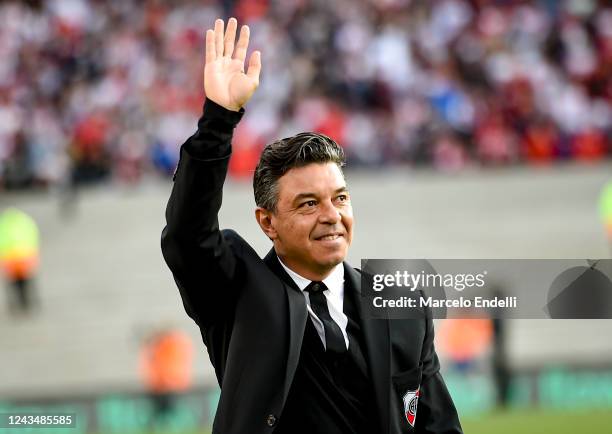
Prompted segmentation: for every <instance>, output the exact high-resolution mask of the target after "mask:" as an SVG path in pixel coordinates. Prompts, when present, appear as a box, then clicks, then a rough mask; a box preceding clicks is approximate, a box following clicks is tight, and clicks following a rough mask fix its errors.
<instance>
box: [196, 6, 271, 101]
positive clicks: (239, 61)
mask: <svg viewBox="0 0 612 434" xmlns="http://www.w3.org/2000/svg"><path fill="white" fill-rule="evenodd" d="M223 25H224V23H223V20H221V19H217V20H216V21H215V30H214V31H213V30H207V31H206V66H205V67H204V91H205V92H206V98H209V99H211V100H213V101H214V102H216V103H217V104H219V105H220V106H223V107H225V108H226V109H228V110H233V111H238V110H240V108H241V107H242V106H243V105H245V104H246V102H247V101H248V100H249V99H251V96H252V95H253V93H254V92H255V89H257V86H259V72H260V71H261V53H260V52H259V51H255V52H253V54H251V57H250V58H249V67H248V69H247V71H246V73H245V72H244V59H245V57H246V52H247V48H248V46H249V26H246V25H244V26H242V28H241V29H240V38H239V39H238V43H237V44H236V46H235V48H234V40H235V39H236V28H237V27H238V22H237V21H236V19H235V18H230V19H229V21H228V23H227V30H226V31H225V34H223Z"/></svg>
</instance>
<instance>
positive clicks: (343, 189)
mask: <svg viewBox="0 0 612 434" xmlns="http://www.w3.org/2000/svg"><path fill="white" fill-rule="evenodd" d="M345 192H348V187H347V186H346V185H344V186H342V187H340V188H337V189H336V190H335V191H334V194H338V193H345ZM309 197H317V194H316V193H310V192H307V193H299V194H297V195H296V196H295V197H294V198H293V203H295V202H298V201H300V200H302V199H306V198H309Z"/></svg>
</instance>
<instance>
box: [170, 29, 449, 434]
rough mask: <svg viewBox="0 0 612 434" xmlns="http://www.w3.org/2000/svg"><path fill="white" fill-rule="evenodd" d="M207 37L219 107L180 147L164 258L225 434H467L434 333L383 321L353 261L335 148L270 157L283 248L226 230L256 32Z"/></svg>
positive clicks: (302, 148) (297, 148)
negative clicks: (261, 247)
mask: <svg viewBox="0 0 612 434" xmlns="http://www.w3.org/2000/svg"><path fill="white" fill-rule="evenodd" d="M236 31H237V22H236V20H235V19H233V18H232V19H230V20H229V22H228V26H227V30H226V31H225V32H224V23H223V21H222V20H217V21H216V22H215V28H214V30H208V31H207V33H206V66H205V69H204V88H205V92H206V96H207V101H206V104H205V106H204V113H203V115H202V118H201V119H200V121H199V122H198V130H197V132H196V133H195V134H194V135H193V136H191V137H190V138H189V139H188V140H187V141H186V142H185V143H184V144H183V146H182V147H181V158H180V161H179V165H178V168H177V171H176V173H175V179H174V188H173V190H172V194H171V196H170V200H169V202H168V206H167V209H166V222H167V225H166V227H165V228H164V231H163V234H162V251H163V254H164V258H165V260H166V262H167V264H168V266H169V267H170V269H171V270H172V273H173V275H174V278H175V281H176V283H177V286H178V288H179V291H180V294H181V297H182V299H183V304H184V306H185V310H186V311H187V314H188V315H189V316H190V317H191V318H192V319H193V320H194V321H195V322H196V323H197V324H198V326H199V327H200V330H201V332H202V338H203V341H204V344H205V345H206V347H207V349H208V354H209V357H210V361H211V362H212V365H213V366H214V368H215V372H216V375H217V380H218V382H219V385H220V386H221V397H220V400H219V406H218V408H217V413H216V416H215V421H214V425H213V433H222V434H234V433H235V434H259V433H272V432H274V433H275V434H302V433H304V434H306V433H307V434H376V433H384V434H399V433H412V432H417V433H461V427H460V424H459V420H458V417H457V412H456V410H455V407H454V405H453V403H452V400H451V398H450V396H449V394H448V391H447V389H446V387H445V385H444V382H443V380H442V377H441V376H440V373H439V362H438V357H437V355H436V353H435V350H434V346H433V336H434V335H433V322H432V320H431V315H430V314H429V313H426V315H424V318H423V319H422V320H388V319H376V320H375V319H371V318H368V317H367V315H365V314H364V312H363V311H362V304H361V281H360V274H359V272H358V271H357V270H355V269H353V268H352V267H350V266H349V265H348V264H347V263H346V262H344V259H345V258H346V255H347V252H348V248H349V246H350V244H351V241H352V237H353V212H352V207H351V201H350V195H349V192H348V190H347V186H346V182H345V180H344V175H343V173H342V166H343V165H344V153H343V151H342V148H341V147H340V146H338V144H337V143H336V142H334V141H333V140H332V139H330V138H329V137H327V136H324V135H322V134H317V133H301V134H297V135H296V136H293V137H288V138H284V139H281V140H278V141H276V142H274V143H271V144H269V145H267V146H266V147H265V149H264V150H263V152H262V155H261V158H260V161H259V164H258V165H257V169H256V171H255V175H254V180H253V187H254V193H255V202H256V205H257V208H256V210H255V217H256V219H257V222H258V223H259V225H260V227H261V229H262V230H263V232H264V233H265V234H266V236H267V237H268V238H269V239H270V240H271V241H272V243H273V248H272V249H271V250H270V252H269V253H268V255H267V256H266V257H265V258H263V259H261V258H260V257H259V256H258V255H257V253H256V252H255V251H254V250H253V249H252V248H251V246H250V245H249V244H248V243H247V242H246V241H245V240H243V239H242V238H241V237H240V236H239V235H238V234H237V233H236V232H234V231H231V230H223V231H221V230H220V229H219V223H218V218H217V215H218V212H219V209H220V207H221V198H222V190H223V183H224V181H225V177H226V174H227V167H228V161H229V158H230V155H231V139H232V133H233V130H234V128H235V126H236V125H237V123H238V122H239V121H240V119H241V118H242V116H243V114H244V108H243V106H244V105H245V104H246V103H247V101H248V100H249V99H250V98H251V96H252V95H253V93H254V92H255V90H256V88H257V86H258V84H259V73H260V70H261V58H260V53H259V52H257V51H255V52H254V53H253V54H252V55H251V57H250V58H249V66H248V69H247V71H246V72H245V71H244V62H245V58H246V52H247V48H248V42H249V29H248V27H247V26H243V27H242V28H241V31H240V36H239V39H238V42H237V44H236V45H235V46H234V42H235V38H236Z"/></svg>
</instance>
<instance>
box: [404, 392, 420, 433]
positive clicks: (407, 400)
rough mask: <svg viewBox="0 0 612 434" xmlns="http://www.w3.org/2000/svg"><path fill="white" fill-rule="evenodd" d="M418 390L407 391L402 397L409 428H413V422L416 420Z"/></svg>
mask: <svg viewBox="0 0 612 434" xmlns="http://www.w3.org/2000/svg"><path fill="white" fill-rule="evenodd" d="M419 390H420V387H419V388H417V390H409V391H408V392H406V394H405V395H404V413H405V414H406V419H407V420H408V423H409V424H410V426H411V427H413V428H414V421H415V419H416V413H417V404H418V403H419Z"/></svg>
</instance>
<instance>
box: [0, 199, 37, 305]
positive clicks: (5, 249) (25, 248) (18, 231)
mask: <svg viewBox="0 0 612 434" xmlns="http://www.w3.org/2000/svg"><path fill="white" fill-rule="evenodd" d="M38 247H39V236H38V227H37V225H36V222H35V221H34V220H33V219H32V218H31V217H30V216H29V215H27V214H26V213H25V212H23V211H20V210H18V209H16V208H8V209H6V210H5V211H4V212H2V213H1V214H0V266H1V267H2V271H3V272H4V275H5V277H6V279H7V281H8V283H9V288H10V294H9V299H10V300H9V304H8V305H9V308H10V309H11V312H13V313H15V314H18V313H27V312H30V311H31V310H32V309H33V307H34V294H33V293H32V291H33V288H32V286H33V280H34V277H35V274H36V269H37V267H38V255H39V251H38Z"/></svg>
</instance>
